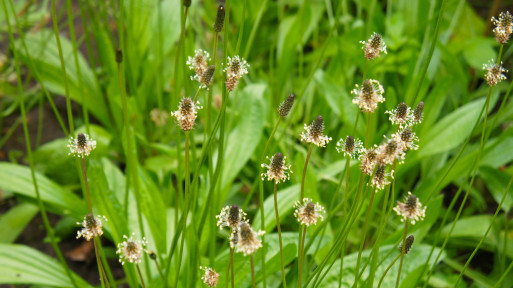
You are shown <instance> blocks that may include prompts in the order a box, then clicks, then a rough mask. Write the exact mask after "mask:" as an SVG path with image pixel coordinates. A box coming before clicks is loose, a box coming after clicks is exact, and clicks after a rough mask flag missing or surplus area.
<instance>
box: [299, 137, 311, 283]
mask: <svg viewBox="0 0 513 288" xmlns="http://www.w3.org/2000/svg"><path fill="white" fill-rule="evenodd" d="M313 145H314V144H313V143H310V147H308V152H307V154H306V160H305V167H304V168H303V176H302V177H301V194H300V196H299V201H303V198H304V197H305V180H306V169H307V168H308V162H310V155H312V150H313ZM299 228H300V229H299V239H298V251H297V253H298V255H299V254H300V253H301V239H302V238H303V237H302V236H303V230H301V224H300V225H299ZM298 269H299V270H300V267H298ZM298 272H299V271H298ZM299 281H300V280H299Z"/></svg>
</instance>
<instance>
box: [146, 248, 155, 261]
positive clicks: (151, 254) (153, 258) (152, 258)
mask: <svg viewBox="0 0 513 288" xmlns="http://www.w3.org/2000/svg"><path fill="white" fill-rule="evenodd" d="M148 255H150V258H151V260H157V254H155V252H153V251H151V250H148Z"/></svg>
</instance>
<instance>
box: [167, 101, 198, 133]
mask: <svg viewBox="0 0 513 288" xmlns="http://www.w3.org/2000/svg"><path fill="white" fill-rule="evenodd" d="M199 104H200V103H199V102H196V103H194V102H192V100H191V98H188V97H185V98H182V101H180V105H178V111H175V112H171V116H173V117H175V118H176V121H177V122H178V125H179V126H180V128H181V129H182V130H183V131H190V130H192V128H193V127H194V123H195V121H196V117H198V110H199V109H202V108H203V107H201V106H199Z"/></svg>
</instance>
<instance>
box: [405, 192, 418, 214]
mask: <svg viewBox="0 0 513 288" xmlns="http://www.w3.org/2000/svg"><path fill="white" fill-rule="evenodd" d="M417 202H418V199H417V197H416V196H415V195H410V196H408V199H406V203H405V204H406V208H408V210H410V211H413V210H415V209H417Z"/></svg>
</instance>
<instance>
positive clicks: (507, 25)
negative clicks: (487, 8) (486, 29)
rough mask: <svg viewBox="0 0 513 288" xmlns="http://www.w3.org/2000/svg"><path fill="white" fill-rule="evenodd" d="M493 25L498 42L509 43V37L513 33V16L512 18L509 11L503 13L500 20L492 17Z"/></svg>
mask: <svg viewBox="0 0 513 288" xmlns="http://www.w3.org/2000/svg"><path fill="white" fill-rule="evenodd" d="M492 23H493V25H495V28H494V29H493V33H494V34H495V39H496V40H497V42H498V43H500V44H505V43H506V42H508V39H509V36H510V35H511V32H512V31H513V16H511V14H510V13H509V11H506V12H501V14H499V19H496V18H495V17H492Z"/></svg>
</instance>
